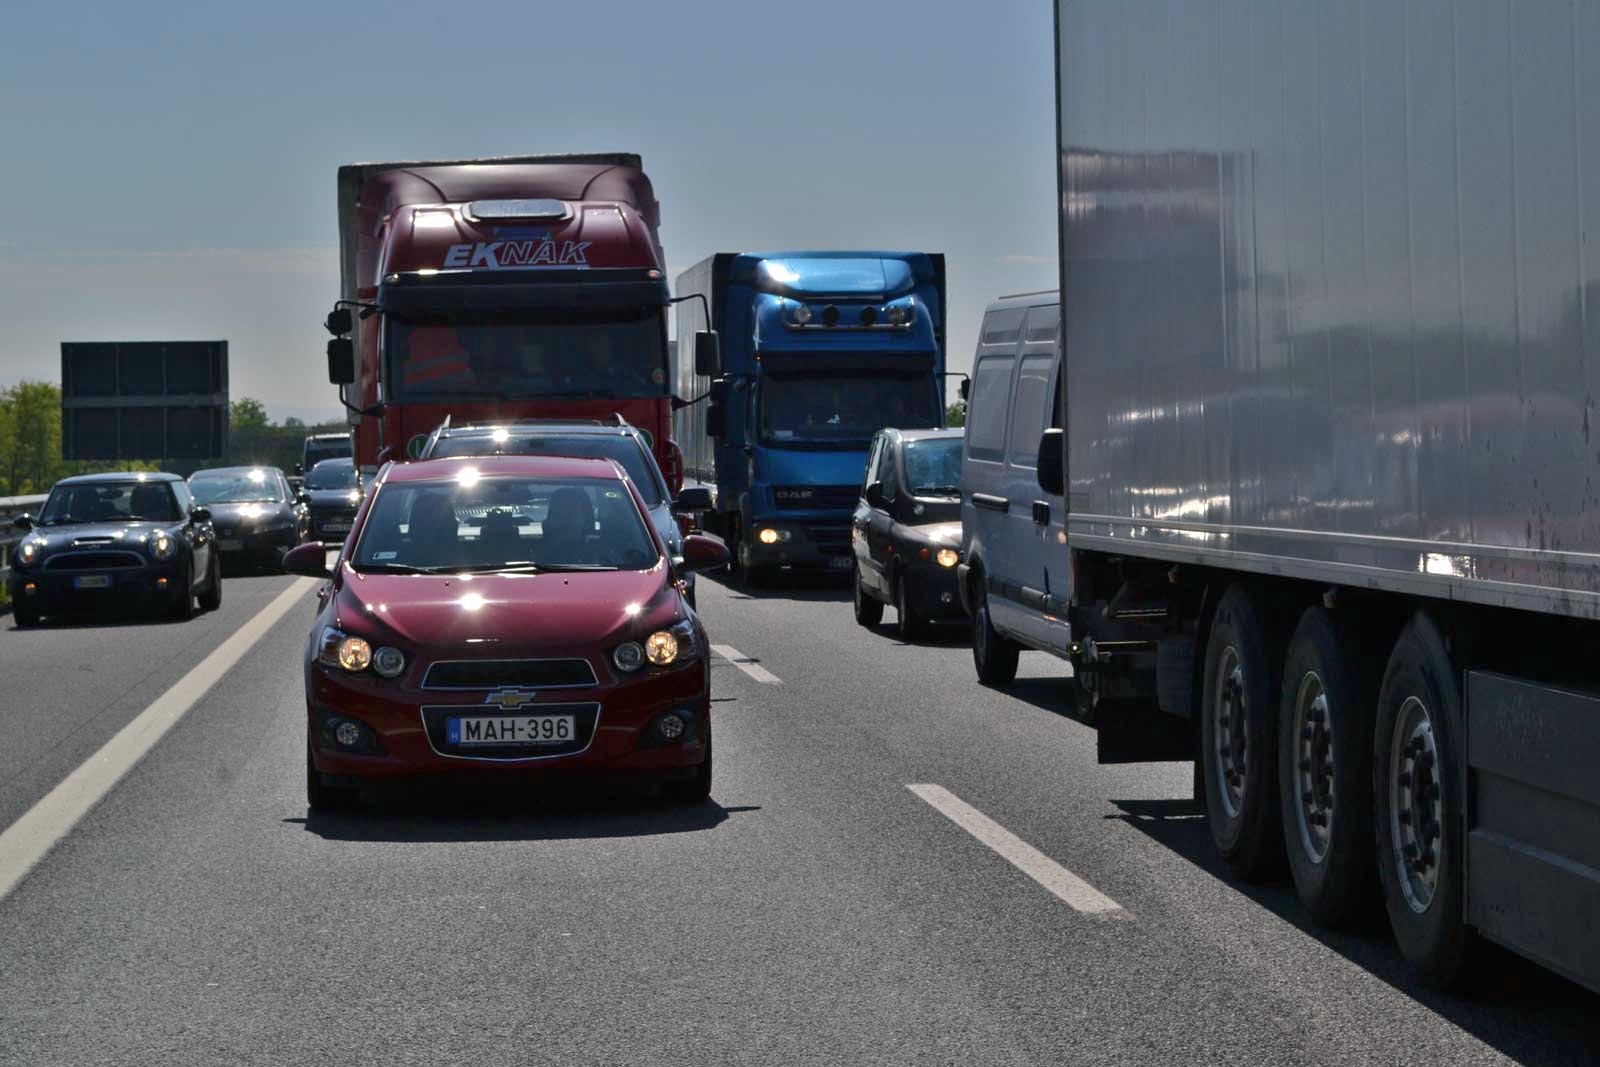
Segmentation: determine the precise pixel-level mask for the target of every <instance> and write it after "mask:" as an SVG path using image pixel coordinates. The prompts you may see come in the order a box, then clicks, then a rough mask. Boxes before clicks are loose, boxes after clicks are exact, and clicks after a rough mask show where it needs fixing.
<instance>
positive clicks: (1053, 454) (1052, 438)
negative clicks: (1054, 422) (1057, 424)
mask: <svg viewBox="0 0 1600 1067" xmlns="http://www.w3.org/2000/svg"><path fill="white" fill-rule="evenodd" d="M1061 452H1062V440H1061V431H1060V430H1059V429H1049V430H1046V431H1045V432H1044V433H1042V434H1040V435H1039V455H1038V458H1037V460H1036V462H1037V467H1036V470H1037V471H1038V474H1039V488H1040V489H1043V490H1044V491H1045V492H1046V493H1049V494H1050V495H1051V496H1062V495H1064V494H1065V492H1066V489H1067V480H1066V477H1065V475H1064V472H1063V469H1062V458H1063V457H1062V455H1061Z"/></svg>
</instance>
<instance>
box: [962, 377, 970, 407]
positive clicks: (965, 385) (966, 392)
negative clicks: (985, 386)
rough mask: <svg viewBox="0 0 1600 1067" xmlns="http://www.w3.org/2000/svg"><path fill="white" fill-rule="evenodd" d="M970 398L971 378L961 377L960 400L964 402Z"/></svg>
mask: <svg viewBox="0 0 1600 1067" xmlns="http://www.w3.org/2000/svg"><path fill="white" fill-rule="evenodd" d="M971 398H972V379H971V378H963V379H961V401H962V403H965V402H966V401H968V400H970V399H971Z"/></svg>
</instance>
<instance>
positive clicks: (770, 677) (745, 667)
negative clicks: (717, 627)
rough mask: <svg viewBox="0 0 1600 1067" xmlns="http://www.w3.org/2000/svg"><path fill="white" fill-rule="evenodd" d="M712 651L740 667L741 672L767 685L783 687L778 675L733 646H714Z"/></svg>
mask: <svg viewBox="0 0 1600 1067" xmlns="http://www.w3.org/2000/svg"><path fill="white" fill-rule="evenodd" d="M711 651H713V652H715V653H716V654H717V655H719V656H721V657H722V658H723V659H725V660H727V661H728V662H729V663H731V664H733V665H734V666H735V667H738V668H739V669H740V670H741V671H744V673H746V674H748V675H749V676H750V677H752V678H754V679H755V680H756V681H758V682H761V683H763V684H765V685H782V684H783V682H782V681H781V680H780V679H779V678H778V676H777V675H776V674H773V673H772V672H771V671H769V670H767V669H766V668H765V667H763V666H762V665H761V664H759V663H757V662H756V661H755V660H753V659H751V658H750V657H749V656H747V655H745V654H744V653H743V652H740V651H739V650H738V649H737V648H734V647H733V646H732V645H712V646H711Z"/></svg>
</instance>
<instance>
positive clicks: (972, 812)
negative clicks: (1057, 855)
mask: <svg viewBox="0 0 1600 1067" xmlns="http://www.w3.org/2000/svg"><path fill="white" fill-rule="evenodd" d="M906 788H907V789H909V790H911V791H912V792H913V793H915V794H917V796H919V797H921V798H922V799H923V800H925V801H927V802H928V803H929V804H930V805H932V806H933V807H934V809H935V810H937V811H938V812H939V813H940V814H941V815H943V816H945V818H947V819H949V820H950V821H951V822H953V823H955V824H956V825H957V826H959V827H961V828H962V829H963V830H965V831H966V832H967V833H969V834H971V835H972V836H973V837H976V838H977V839H978V840H979V841H982V842H983V843H984V844H985V845H988V846H989V848H991V849H993V850H994V851H995V852H997V853H999V854H1000V857H1001V858H1002V859H1004V860H1005V861H1006V862H1008V863H1010V864H1011V865H1012V866H1013V867H1015V868H1017V870H1019V871H1021V872H1022V873H1023V874H1025V875H1027V876H1028V877H1029V878H1032V879H1033V880H1034V881H1035V882H1038V883H1039V884H1040V885H1042V886H1044V887H1045V888H1046V889H1048V890H1049V891H1050V892H1052V893H1054V894H1055V895H1056V896H1058V897H1060V898H1061V899H1062V900H1063V901H1065V902H1066V903H1067V905H1068V906H1069V907H1071V908H1073V909H1075V910H1077V911H1080V912H1083V913H1085V914H1087V915H1106V916H1112V917H1117V918H1123V917H1126V916H1127V912H1125V911H1123V909H1122V905H1120V904H1118V903H1117V902H1116V901H1114V900H1112V899H1111V898H1110V897H1108V896H1106V895H1105V894H1104V893H1102V892H1100V890H1098V889H1096V888H1095V887H1094V886H1092V885H1090V884H1089V883H1088V882H1085V881H1084V880H1083V879H1082V878H1079V877H1078V876H1077V875H1075V874H1073V873H1072V872H1071V871H1069V870H1067V869H1066V868H1065V867H1063V866H1061V864H1059V863H1057V862H1056V861H1055V860H1053V859H1051V858H1050V857H1049V856H1046V855H1045V854H1044V853H1043V852H1040V851H1039V850H1038V849H1036V848H1034V847H1033V846H1032V845H1030V844H1028V843H1027V842H1026V841H1024V840H1022V838H1020V837H1018V836H1017V835H1016V834H1014V833H1012V832H1011V831H1010V830H1007V829H1006V828H1005V827H1004V826H1001V825H1000V824H999V823H997V822H995V821H994V820H993V819H991V818H989V816H987V815H985V814H984V813H983V812H981V811H979V810H978V809H977V808H975V807H973V806H972V805H970V804H968V803H967V802H966V801H964V800H962V799H961V798H960V797H958V796H956V795H955V794H954V793H952V792H950V791H949V790H948V789H945V788H944V787H943V786H937V785H907V786H906Z"/></svg>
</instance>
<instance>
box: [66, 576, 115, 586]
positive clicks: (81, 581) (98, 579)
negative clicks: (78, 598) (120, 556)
mask: <svg viewBox="0 0 1600 1067" xmlns="http://www.w3.org/2000/svg"><path fill="white" fill-rule="evenodd" d="M72 587H73V588H74V589H110V588H111V575H109V574H80V575H78V576H77V577H76V578H74V579H72Z"/></svg>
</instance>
